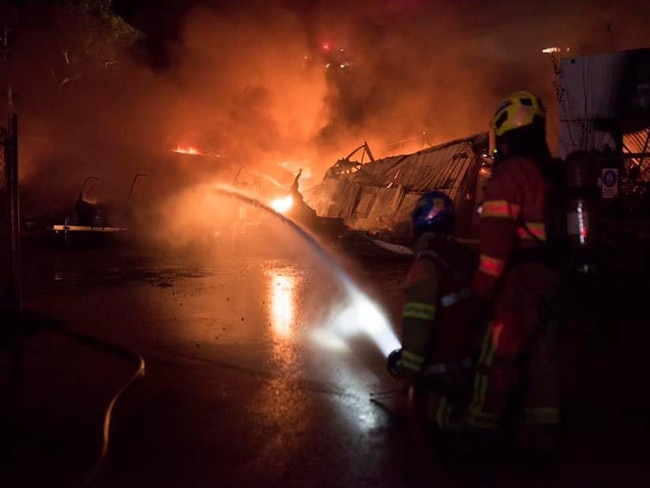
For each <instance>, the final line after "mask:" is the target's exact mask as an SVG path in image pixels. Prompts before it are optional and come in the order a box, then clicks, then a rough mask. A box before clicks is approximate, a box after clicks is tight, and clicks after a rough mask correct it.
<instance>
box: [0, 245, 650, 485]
mask: <svg viewBox="0 0 650 488" xmlns="http://www.w3.org/2000/svg"><path fill="white" fill-rule="evenodd" d="M271 237H273V236H269V240H267V241H266V242H265V243H264V244H265V245H259V244H256V245H251V243H250V241H249V240H247V239H246V238H245V237H244V236H242V238H241V240H240V239H227V240H223V239H222V240H219V239H215V241H214V243H213V244H212V243H211V244H210V245H208V246H207V247H206V246H205V243H202V245H201V246H199V247H197V248H191V247H190V248H188V247H179V248H176V249H164V250H163V249H160V248H158V247H151V246H132V245H123V244H122V245H116V244H113V245H111V246H109V247H104V248H99V249H74V248H60V247H46V246H43V245H27V246H24V249H23V250H24V270H23V271H24V309H25V310H26V311H29V313H30V314H33V317H35V319H34V322H43V323H46V324H48V325H49V324H50V323H51V321H52V320H55V321H56V322H57V324H61V325H62V326H64V327H65V329H66V330H68V331H74V332H75V333H78V334H83V335H84V336H89V337H91V338H94V339H97V340H99V341H101V342H100V343H93V342H89V341H86V342H84V341H83V340H81V341H80V340H79V336H77V337H72V336H71V335H66V334H62V333H61V332H60V331H58V332H57V331H56V330H54V329H50V328H45V329H43V330H39V331H38V332H29V333H28V337H27V339H26V341H25V343H24V349H23V350H22V351H20V354H18V355H16V356H15V357H19V358H21V362H20V363H18V365H17V367H16V368H15V374H11V371H12V369H11V365H12V355H11V354H10V351H9V350H3V353H2V355H1V356H0V359H1V360H2V363H1V365H2V370H1V371H2V372H3V378H2V392H4V393H7V392H9V393H10V394H9V395H3V398H4V399H3V400H2V401H1V403H2V405H0V413H2V423H1V424H0V425H3V432H5V435H4V436H3V438H4V442H3V443H2V449H3V451H2V453H0V454H2V461H1V462H0V486H3V487H4V486H7V487H14V486H16V487H18V486H24V487H32V486H34V487H47V486H52V487H59V486H60V487H74V486H82V485H84V483H86V484H87V485H92V486H100V487H117V486H119V487H131V486H133V487H145V486H146V487H149V486H151V487H235V486H237V487H248V486H264V487H267V486H268V487H275V486H282V487H291V486H296V487H298V486H306V487H320V486H323V487H324V486H327V487H371V486H372V487H400V486H485V485H486V484H489V485H491V486H645V485H646V483H642V482H641V481H643V473H644V472H645V470H644V469H643V454H642V453H643V452H645V451H647V444H646V442H647V440H648V437H649V436H648V435H647V434H648V429H649V418H650V416H649V415H648V412H649V407H650V395H648V391H650V390H648V389H647V386H648V380H647V375H640V374H638V373H639V372H641V371H646V372H647V367H645V369H643V368H644V361H643V358H644V354H645V349H646V348H645V344H647V339H649V338H650V333H649V332H648V328H647V326H648V319H647V315H646V314H645V311H644V310H645V305H644V304H643V301H642V300H643V296H647V295H645V293H646V292H645V291H643V289H639V288H638V287H637V288H635V291H632V292H631V291H630V290H629V289H621V288H616V289H615V288H613V287H604V286H601V285H599V286H593V285H585V286H581V287H580V288H579V289H578V288H573V289H572V290H571V292H572V293H573V296H572V299H573V300H574V301H575V304H576V305H575V307H574V308H573V312H572V313H573V315H572V319H573V320H572V323H573V324H574V325H573V326H572V327H571V328H570V329H568V330H566V331H565V332H564V341H565V344H566V346H565V354H564V358H565V365H564V369H565V374H564V378H565V379H564V382H565V390H566V391H567V395H566V398H567V401H566V407H567V408H566V412H567V419H568V420H569V424H570V425H571V429H570V430H569V433H568V436H567V449H565V452H564V453H563V455H562V458H561V460H560V462H559V464H558V466H557V467H556V468H555V469H554V470H552V471H549V472H544V473H541V472H537V473H531V472H529V471H528V469H522V468H517V469H508V470H504V471H502V472H498V473H496V474H495V473H494V472H491V473H488V472H486V471H480V470H479V471H474V470H471V469H470V467H467V469H461V470H460V472H455V473H447V472H443V471H442V470H437V471H436V470H435V469H434V474H433V475H431V474H429V478H428V479H426V480H425V479H423V477H422V476H419V475H418V474H417V473H416V472H415V471H414V469H415V466H414V462H413V459H414V452H413V445H412V444H411V443H410V442H409V437H408V435H407V433H406V429H405V425H404V422H403V418H402V417H401V416H400V415H399V413H400V409H401V407H402V403H401V397H397V396H390V395H388V396H384V397H382V400H383V402H384V403H383V405H384V406H383V407H382V405H378V404H376V403H373V402H371V401H370V396H371V394H373V393H377V392H385V391H391V390H394V389H395V388H396V387H397V386H398V384H397V383H396V382H395V381H394V380H392V379H391V378H390V377H388V375H387V373H386V372H385V368H384V359H383V352H382V350H381V349H384V350H386V348H387V347H390V345H391V343H390V340H388V341H389V342H388V344H386V343H384V344H380V345H377V344H375V343H374V342H373V341H372V340H370V338H369V337H368V336H367V335H365V334H364V333H363V332H362V331H363V330H366V329H364V328H367V327H371V329H372V326H373V325H375V324H377V323H379V322H380V320H379V319H380V316H378V315H375V314H377V311H376V309H374V310H373V309H372V308H369V305H368V302H367V301H364V300H362V299H360V298H359V297H354V298H351V297H350V286H349V284H346V283H344V282H342V279H343V280H344V277H343V275H342V274H341V273H340V270H341V269H342V270H345V273H346V275H347V276H350V277H351V278H352V279H353V281H354V283H356V284H357V285H358V288H359V290H361V291H362V292H363V293H365V295H366V296H367V297H369V298H371V299H372V300H374V301H375V302H377V303H378V304H379V305H380V307H381V308H382V309H383V310H384V311H385V313H386V316H387V318H388V321H389V322H391V323H393V324H397V323H398V322H397V321H398V317H399V313H400V307H401V303H402V302H401V300H402V284H403V277H404V273H405V270H406V266H407V261H405V260H404V259H400V260H386V259H382V260H378V259H365V260H359V259H358V256H354V255H350V254H347V255H346V254H342V253H340V249H339V248H338V246H337V245H336V243H330V244H327V245H326V249H327V251H328V253H330V254H331V255H333V256H335V257H333V258H332V260H330V259H329V258H327V257H325V258H323V257H322V256H323V255H322V253H321V251H318V250H314V249H312V248H311V247H310V246H309V245H307V244H306V243H305V241H304V240H302V239H300V238H299V236H296V237H295V238H292V239H289V240H287V239H283V240H282V241H281V243H278V244H276V242H275V241H273V240H272V239H271ZM319 256H321V257H319ZM596 305H598V306H599V307H596ZM587 306H590V307H591V309H589V308H586V307H587ZM368 320H370V322H371V323H370V324H365V323H364V322H367V321H368ZM357 329H358V331H357ZM372 330H373V331H374V332H373V333H375V336H376V337H379V336H382V337H384V336H386V335H385V334H384V332H385V331H381V330H379V331H378V329H377V328H375V329H372ZM26 333H27V329H26ZM386 337H389V335H388V336H386ZM104 343H108V344H115V345H119V346H120V347H123V348H125V349H120V348H117V347H116V348H115V349H110V347H108V348H107V347H104V348H102V347H101V346H99V344H104ZM137 355H140V356H141V357H142V358H143V359H144V361H145V363H146V373H145V375H144V377H142V378H140V379H138V380H136V381H135V382H134V383H133V384H131V385H130V386H129V387H128V389H127V390H126V391H124V392H123V394H122V395H121V396H120V397H119V398H118V399H117V403H116V404H115V407H114V411H113V415H112V417H111V420H112V422H111V424H110V430H109V432H110V437H109V444H108V452H107V456H106V458H105V459H102V461H103V462H102V463H101V465H100V466H99V470H98V471H95V470H94V468H95V467H97V462H98V460H99V459H101V458H100V454H101V450H102V446H103V444H102V428H103V422H104V420H105V412H106V408H107V407H108V405H109V403H110V402H111V400H112V399H114V398H115V395H116V393H118V392H119V391H120V388H122V387H123V386H124V385H125V382H127V381H128V380H129V379H130V378H131V377H132V376H133V375H134V373H135V372H136V371H137V366H138V364H137ZM12 380H13V382H12ZM432 463H433V464H434V465H435V463H436V461H435V460H433V461H432Z"/></svg>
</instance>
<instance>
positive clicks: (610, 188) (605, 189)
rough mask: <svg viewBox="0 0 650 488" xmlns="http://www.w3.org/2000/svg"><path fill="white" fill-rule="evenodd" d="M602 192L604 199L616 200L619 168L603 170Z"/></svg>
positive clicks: (601, 176) (601, 178) (601, 177)
mask: <svg viewBox="0 0 650 488" xmlns="http://www.w3.org/2000/svg"><path fill="white" fill-rule="evenodd" d="M600 190H601V194H602V196H603V198H614V197H615V196H616V195H617V194H618V169H617V168H603V170H602V172H601V175H600Z"/></svg>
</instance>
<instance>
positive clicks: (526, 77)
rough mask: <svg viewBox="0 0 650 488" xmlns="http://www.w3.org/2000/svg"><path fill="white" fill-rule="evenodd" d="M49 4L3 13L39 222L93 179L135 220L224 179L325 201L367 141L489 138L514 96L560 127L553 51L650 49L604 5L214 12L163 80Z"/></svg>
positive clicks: (98, 28) (192, 22)
mask: <svg viewBox="0 0 650 488" xmlns="http://www.w3.org/2000/svg"><path fill="white" fill-rule="evenodd" d="M36 3H38V5H37V6H36V7H38V8H36V7H34V8H33V9H31V10H30V8H29V7H26V8H22V7H21V8H22V10H20V11H19V14H20V15H16V11H13V14H12V15H10V14H11V13H12V12H10V11H6V12H3V16H4V18H3V20H5V23H6V24H8V25H10V26H11V29H10V31H9V36H8V46H9V56H8V58H7V61H4V62H3V63H2V66H3V70H2V75H1V77H0V81H1V82H2V84H3V85H5V86H6V84H8V83H9V82H11V83H12V84H13V86H14V91H15V98H14V102H15V106H14V108H15V109H16V110H17V111H18V113H19V117H20V124H21V125H20V135H21V146H20V157H21V174H22V178H23V186H24V187H25V190H24V192H23V193H24V199H25V212H23V213H27V214H30V213H31V214H38V213H39V212H40V213H56V212H64V211H65V208H66V206H69V205H70V204H72V203H73V202H74V199H75V198H76V196H77V192H78V190H79V187H80V186H81V183H82V182H83V181H84V179H85V178H86V177H87V176H96V177H98V178H99V180H97V181H95V180H93V185H91V186H90V187H89V188H87V190H88V198H89V199H93V198H94V199H95V200H98V201H99V200H104V201H111V202H113V203H114V205H116V206H120V205H121V206H124V204H125V202H126V199H127V193H128V190H129V187H130V184H131V183H132V180H133V178H134V176H135V175H136V174H137V173H146V174H147V176H146V177H144V178H141V179H139V180H138V183H137V185H136V188H135V189H134V193H133V200H132V203H133V202H136V203H137V205H138V206H140V207H142V208H147V209H149V210H151V209H155V210H158V212H156V213H155V215H156V216H157V217H159V218H161V219H165V217H166V216H169V215H170V212H171V211H170V208H175V209H178V208H185V205H184V204H181V203H180V202H179V200H177V198H180V197H178V195H187V191H188V188H192V187H193V185H195V184H199V183H200V184H209V183H210V181H211V180H212V179H215V178H219V179H221V180H222V181H226V182H232V181H234V178H235V176H236V175H237V174H239V175H240V177H241V178H242V179H245V178H246V176H251V175H257V176H259V175H264V176H265V177H266V179H267V180H268V181H275V182H279V183H281V184H283V185H285V186H286V185H289V184H290V183H291V180H292V178H293V174H294V173H295V172H296V171H297V169H298V168H303V169H304V170H305V171H304V173H303V177H308V175H309V174H312V175H313V177H314V178H313V182H314V183H317V182H318V181H319V180H320V178H321V177H322V175H323V173H324V171H325V170H326V169H327V167H329V166H330V165H331V164H333V163H334V162H335V161H336V159H338V158H340V157H343V156H345V155H346V154H347V153H349V152H350V151H351V150H352V149H354V148H355V147H357V146H359V145H360V144H361V143H362V142H364V141H368V143H369V145H370V147H371V149H372V151H373V153H374V155H375V156H376V157H383V156H386V155H389V154H400V153H407V152H411V151H414V150H418V149H421V148H423V147H424V146H425V145H433V144H438V143H442V142H444V141H447V140H450V139H454V138H458V137H464V136H466V135H469V134H473V133H476V132H480V131H485V130H487V121H488V120H489V118H490V115H491V112H492V110H493V107H494V105H495V104H496V103H497V102H498V101H499V99H500V98H502V97H503V96H504V95H506V94H507V93H508V92H510V91H513V90H517V89H521V88H525V89H529V90H532V91H535V92H538V93H539V94H540V95H542V97H544V99H545V100H546V101H547V105H549V106H550V109H551V110H550V111H551V117H550V118H551V120H553V119H554V117H556V116H555V113H554V106H553V103H554V99H555V94H554V92H553V81H554V73H553V69H552V63H551V59H550V58H549V57H548V55H544V54H542V49H543V48H546V47H550V46H559V47H563V48H564V47H570V48H571V51H570V53H571V54H570V55H581V54H591V53H597V52H606V51H611V50H623V49H630V48H637V47H646V46H647V41H646V40H645V39H644V38H643V34H644V32H645V26H646V25H647V22H648V20H650V12H649V7H648V6H646V5H645V4H644V5H641V4H639V5H633V4H632V3H631V2H627V3H626V2H610V1H605V0H593V1H591V0H582V1H579V2H572V3H571V8H569V7H566V6H565V5H564V4H563V3H562V2H559V1H550V0H548V1H530V2H514V1H508V2H507V1H505V0H495V1H494V2H490V4H489V7H488V6H486V4H484V3H483V2H478V1H472V2H452V1H451V0H449V1H435V2H433V1H424V0H420V1H418V0H392V1H391V0H384V1H379V0H364V1H360V2H354V3H352V4H351V3H350V2H347V1H342V0H340V1H336V0H334V1H332V0H330V1H320V2H318V1H312V2H298V1H290V0H285V2H265V1H248V2H223V1H222V2H217V1H215V2H209V1H203V2H201V6H197V7H194V8H188V9H184V10H183V11H184V12H185V10H187V13H186V14H184V15H185V16H184V18H183V21H182V22H179V24H180V25H181V26H182V27H181V29H180V30H179V31H178V32H173V33H170V34H169V39H161V40H160V43H159V45H158V46H157V49H159V50H160V49H161V47H162V48H164V49H165V56H166V58H167V63H165V66H164V68H161V69H155V70H154V69H152V68H151V66H148V65H147V64H146V63H144V62H143V61H142V60H143V57H142V56H139V57H136V56H133V55H132V51H130V50H129V45H131V44H133V43H134V42H135V40H136V33H135V32H134V31H132V30H129V29H128V26H126V25H119V26H118V28H116V27H115V25H116V24H115V23H114V22H113V23H112V24H110V25H109V24H107V23H106V22H104V23H101V22H99V21H98V20H97V18H95V17H93V16H92V15H90V14H89V13H88V12H80V11H76V12H71V11H70V10H66V9H62V8H54V9H52V10H47V11H45V10H44V9H43V8H42V3H41V2H36ZM73 3H74V2H73ZM82 3H83V2H82ZM231 3H232V5H231ZM29 4H30V2H27V5H29ZM118 34H119V35H118ZM145 34H146V33H145ZM550 125H551V127H550V128H551V136H552V135H553V134H552V132H553V124H552V123H551V124H550ZM178 146H183V147H189V146H191V147H195V148H197V149H198V150H200V151H202V152H204V153H206V154H207V155H205V156H183V155H179V154H177V153H174V152H171V151H170V150H171V149H173V148H176V147H178ZM301 188H302V187H301ZM183 198H184V200H183V202H184V203H186V202H187V201H188V200H187V199H185V197H183ZM159 203H161V204H163V205H159ZM176 214H177V212H175V214H174V215H175V220H176V221H179V220H180V221H183V220H184V219H183V218H182V217H179V216H178V215H176ZM59 216H60V213H59ZM148 218H151V219H154V220H155V217H151V216H149V217H148ZM197 218H198V216H197V215H196V213H195V214H194V215H193V218H192V221H193V222H195V221H196V219H197ZM210 219H211V217H206V220H208V221H210ZM195 223H196V222H195Z"/></svg>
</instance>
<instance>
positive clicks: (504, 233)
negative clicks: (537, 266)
mask: <svg viewBox="0 0 650 488" xmlns="http://www.w3.org/2000/svg"><path fill="white" fill-rule="evenodd" d="M548 189H549V185H548V183H547V180H546V178H545V177H544V175H543V174H542V172H541V171H540V169H539V167H538V165H537V163H536V162H535V161H534V160H532V159H530V158H527V157H508V158H505V159H504V160H503V161H501V162H500V163H499V164H498V165H496V166H495V168H494V171H493V173H492V177H491V178H490V181H489V182H488V185H487V188H486V190H485V199H484V202H483V208H482V212H481V216H480V230H479V234H480V255H479V267H478V272H477V273H476V275H475V277H474V290H475V291H476V293H477V295H479V297H480V298H482V299H483V300H485V301H490V300H491V299H492V298H493V295H494V293H495V291H496V287H497V285H498V284H499V282H500V279H501V277H502V275H503V273H504V272H505V271H506V268H507V267H511V266H513V265H514V264H516V263H517V262H530V261H535V260H536V257H537V256H536V254H538V253H540V252H541V251H540V249H541V247H542V244H541V243H542V242H544V241H546V223H547V222H546V221H547V215H546V213H547V198H548Z"/></svg>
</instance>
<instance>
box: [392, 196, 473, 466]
mask: <svg viewBox="0 0 650 488" xmlns="http://www.w3.org/2000/svg"><path fill="white" fill-rule="evenodd" d="M411 217H412V224H413V231H414V237H415V243H414V244H413V247H412V249H413V252H414V254H415V258H414V259H413V262H412V263H411V266H410V267H409V271H408V274H407V278H406V288H405V292H406V303H405V304H404V308H403V312H402V348H401V349H398V350H396V351H394V352H393V353H391V355H389V358H388V370H389V372H390V373H391V374H393V375H394V376H396V377H399V378H403V379H405V381H406V384H407V386H408V388H409V393H410V401H409V407H410V408H409V414H410V415H409V420H410V421H411V422H410V427H411V435H412V437H413V439H414V440H415V442H416V444H417V445H418V449H417V450H418V454H419V455H420V457H421V459H422V460H423V462H422V463H421V466H420V467H421V468H423V469H426V466H427V465H430V464H431V456H432V455H433V454H432V453H431V452H430V449H429V448H431V447H433V444H432V442H435V441H438V440H442V438H445V437H447V435H446V434H449V433H452V432H454V431H455V429H457V428H459V427H461V426H462V420H463V414H464V412H465V408H466V406H467V402H468V400H469V396H470V392H471V387H472V378H473V366H474V364H473V362H474V358H475V357H476V355H477V350H478V347H479V345H480V337H481V331H482V327H481V324H480V323H479V321H478V318H479V317H478V312H479V307H478V300H477V298H476V296H475V295H474V293H473V290H472V277H473V274H474V272H475V270H476V265H477V259H476V253H475V252H474V251H472V250H471V249H470V248H469V247H467V246H466V245H464V244H462V243H460V242H458V241H457V240H456V239H454V237H453V232H454V226H455V213H454V209H453V203H452V201H451V199H450V198H449V197H448V196H447V195H446V194H445V193H443V192H440V191H432V192H429V193H426V194H424V195H423V196H422V197H420V199H419V200H418V202H417V204H416V206H415V209H414V210H413V212H412V215H411ZM436 443H437V442H436Z"/></svg>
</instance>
